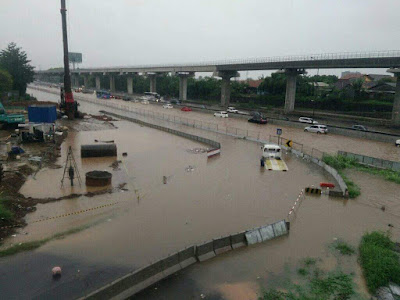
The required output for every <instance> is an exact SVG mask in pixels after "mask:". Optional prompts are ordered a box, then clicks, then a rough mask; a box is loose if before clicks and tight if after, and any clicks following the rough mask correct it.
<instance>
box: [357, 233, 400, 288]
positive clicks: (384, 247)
mask: <svg viewBox="0 0 400 300" xmlns="http://www.w3.org/2000/svg"><path fill="white" fill-rule="evenodd" d="M393 249H394V243H393V242H392V241H391V240H390V238H389V236H388V235H387V234H385V233H383V232H376V231H375V232H371V233H367V234H365V235H364V236H363V237H362V239H361V242H360V247H359V251H360V264H361V267H362V269H363V273H364V277H365V280H366V282H367V287H368V290H369V291H370V292H371V293H375V292H376V290H377V289H378V288H380V287H382V286H386V285H387V284H388V283H389V282H394V283H397V284H400V260H399V256H398V254H397V253H395V252H394V251H393Z"/></svg>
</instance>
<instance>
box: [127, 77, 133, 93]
mask: <svg viewBox="0 0 400 300" xmlns="http://www.w3.org/2000/svg"><path fill="white" fill-rule="evenodd" d="M126 83H127V85H128V88H127V90H128V94H130V95H131V94H133V77H132V76H128V78H126Z"/></svg>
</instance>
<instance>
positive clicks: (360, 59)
mask: <svg viewBox="0 0 400 300" xmlns="http://www.w3.org/2000/svg"><path fill="white" fill-rule="evenodd" d="M345 68H346V69H347V68H389V69H390V70H394V73H395V74H396V76H397V78H399V76H398V75H397V74H398V71H397V70H398V68H400V51H398V50H396V51H380V52H363V53H359V52H357V53H352V52H348V53H327V54H317V55H304V56H282V57H270V58H259V59H245V60H230V61H215V62H206V63H194V64H180V65H178V64H177V65H159V66H157V65H148V66H134V67H107V68H87V69H77V70H72V71H71V73H72V74H73V75H74V74H77V75H78V76H79V75H80V74H82V75H85V74H94V75H95V76H96V89H100V79H98V75H97V74H104V75H105V74H131V73H143V74H147V76H149V77H150V91H151V92H156V77H157V74H160V73H172V74H177V75H178V76H179V78H180V83H179V99H180V100H182V101H185V100H186V99H187V78H188V77H189V76H194V74H195V72H211V73H213V74H216V75H217V76H219V77H221V80H222V83H221V105H222V106H227V105H229V102H230V78H232V77H237V76H238V73H237V72H238V71H259V70H280V71H283V72H285V74H286V75H287V84H286V98H285V113H290V112H292V111H293V110H294V107H295V98H296V97H295V95H296V77H297V76H298V75H299V74H302V73H304V70H306V69H345ZM62 72H63V70H62V69H53V70H48V71H39V72H37V75H46V74H47V75H52V74H60V73H62ZM186 74H189V75H186ZM397 82H399V80H397ZM127 86H128V93H132V92H133V82H132V79H128V81H127ZM110 90H111V91H115V82H114V75H110ZM399 99H400V89H399V84H397V89H396V100H395V103H394V107H393V115H392V120H393V123H395V124H396V125H400V116H399V110H400V108H398V106H396V105H399V101H400V100H399Z"/></svg>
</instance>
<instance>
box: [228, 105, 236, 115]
mask: <svg viewBox="0 0 400 300" xmlns="http://www.w3.org/2000/svg"><path fill="white" fill-rule="evenodd" d="M226 111H227V112H230V113H233V114H237V113H239V111H238V110H237V109H236V108H234V107H232V106H229V107H228V109H227V110H226Z"/></svg>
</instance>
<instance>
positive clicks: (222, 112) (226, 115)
mask: <svg viewBox="0 0 400 300" xmlns="http://www.w3.org/2000/svg"><path fill="white" fill-rule="evenodd" d="M214 117H220V118H227V117H228V113H227V112H226V111H219V112H216V113H215V114H214Z"/></svg>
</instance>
